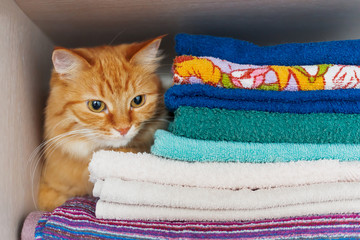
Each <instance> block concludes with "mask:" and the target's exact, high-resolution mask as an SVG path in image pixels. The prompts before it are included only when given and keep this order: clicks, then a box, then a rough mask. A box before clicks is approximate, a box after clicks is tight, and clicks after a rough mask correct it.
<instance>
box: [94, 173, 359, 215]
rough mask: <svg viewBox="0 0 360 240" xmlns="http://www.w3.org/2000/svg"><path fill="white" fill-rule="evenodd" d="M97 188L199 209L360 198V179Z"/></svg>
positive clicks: (117, 198) (113, 183) (105, 197)
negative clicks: (264, 185)
mask: <svg viewBox="0 0 360 240" xmlns="http://www.w3.org/2000/svg"><path fill="white" fill-rule="evenodd" d="M94 190H95V191H94V196H98V197H100V200H102V201H106V202H113V203H121V204H126V205H145V206H156V207H167V208H185V209H197V210H198V209H203V210H250V209H268V208H276V207H287V206H294V205H306V204H310V203H324V202H332V201H345V200H360V183H359V182H354V183H321V184H311V185H304V186H296V187H281V188H272V189H259V190H256V191H252V190H250V189H242V190H236V191H234V190H228V189H215V188H198V187H184V186H171V185H161V184H154V183H145V182H137V181H123V180H120V179H115V178H107V179H105V180H104V181H103V182H101V181H98V182H96V183H95V188H94ZM359 207H360V206H359Z"/></svg>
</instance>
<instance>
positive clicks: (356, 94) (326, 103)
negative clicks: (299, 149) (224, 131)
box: [165, 84, 360, 114]
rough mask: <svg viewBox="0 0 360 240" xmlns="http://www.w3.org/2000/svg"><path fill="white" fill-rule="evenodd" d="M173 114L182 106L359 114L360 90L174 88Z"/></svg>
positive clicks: (170, 96)
mask: <svg viewBox="0 0 360 240" xmlns="http://www.w3.org/2000/svg"><path fill="white" fill-rule="evenodd" d="M165 104H166V106H167V108H168V109H169V110H170V111H175V110H176V109H177V108H178V107H180V106H191V107H208V108H223V109H230V110H255V111H266V112H283V113H286V112H288V113H301V114H304V113H360V89H340V90H332V91H328V90H318V91H298V92H290V91H262V90H249V89H225V88H217V87H212V86H208V85H201V84H194V85H188V84H185V85H175V86H172V87H171V88H170V89H169V90H168V91H167V92H166V93H165Z"/></svg>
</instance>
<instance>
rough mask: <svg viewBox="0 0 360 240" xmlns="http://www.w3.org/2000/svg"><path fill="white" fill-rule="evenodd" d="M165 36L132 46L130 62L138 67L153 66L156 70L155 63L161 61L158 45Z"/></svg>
mask: <svg viewBox="0 0 360 240" xmlns="http://www.w3.org/2000/svg"><path fill="white" fill-rule="evenodd" d="M165 36H166V35H162V36H159V37H157V38H154V39H151V40H148V41H145V42H142V43H136V45H133V46H132V53H131V58H130V62H132V63H135V64H139V65H150V66H151V65H155V68H156V66H157V63H158V62H159V61H160V59H161V57H159V47H160V43H161V40H162V38H163V37H165Z"/></svg>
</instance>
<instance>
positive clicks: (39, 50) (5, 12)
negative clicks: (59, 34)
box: [0, 0, 52, 239]
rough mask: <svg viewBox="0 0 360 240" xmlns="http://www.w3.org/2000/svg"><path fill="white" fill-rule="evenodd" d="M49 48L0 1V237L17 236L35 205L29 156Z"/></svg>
mask: <svg viewBox="0 0 360 240" xmlns="http://www.w3.org/2000/svg"><path fill="white" fill-rule="evenodd" d="M51 50H52V43H51V41H50V40H49V39H48V38H47V37H45V35H44V34H43V33H42V32H41V31H40V30H39V29H38V28H37V27H36V26H35V25H34V24H33V23H32V22H31V21H30V20H29V19H28V18H27V17H26V16H25V15H24V14H23V12H22V11H20V10H19V8H18V6H17V5H16V4H15V3H14V2H13V1H12V0H0V236H1V237H0V239H18V238H19V232H20V228H21V223H22V221H23V219H24V217H25V216H26V214H27V213H29V212H30V211H31V210H33V209H34V205H33V201H32V197H31V195H32V194H31V181H30V177H29V173H30V169H29V165H28V164H27V159H28V158H29V155H30V153H31V152H32V150H33V149H34V148H35V147H36V146H37V145H38V144H39V142H40V141H41V130H40V129H41V122H42V107H43V103H44V86H46V82H47V81H48V76H49V63H50V60H49V59H50V54H51ZM45 94H46V93H45Z"/></svg>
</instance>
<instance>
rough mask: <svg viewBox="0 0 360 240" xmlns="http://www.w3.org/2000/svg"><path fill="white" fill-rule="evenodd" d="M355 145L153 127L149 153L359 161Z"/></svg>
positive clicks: (256, 160)
mask: <svg viewBox="0 0 360 240" xmlns="http://www.w3.org/2000/svg"><path fill="white" fill-rule="evenodd" d="M359 146H360V145H358V144H311V143H303V144H299V143H242V142H226V141H209V140H196V139H191V138H185V137H180V136H176V135H174V134H172V133H170V132H167V131H164V130H157V131H156V133H155V142H154V145H153V146H152V148H151V153H152V154H154V155H157V156H161V157H166V158H171V159H177V160H184V161H199V162H249V163H268V162H291V161H301V160H302V161H312V160H320V159H336V160H339V161H354V160H356V161H358V160H360V147H359Z"/></svg>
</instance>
